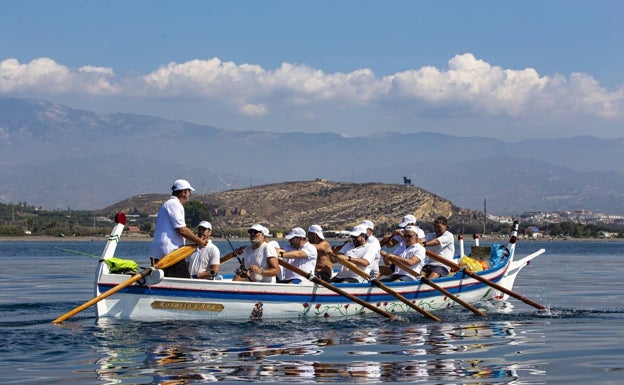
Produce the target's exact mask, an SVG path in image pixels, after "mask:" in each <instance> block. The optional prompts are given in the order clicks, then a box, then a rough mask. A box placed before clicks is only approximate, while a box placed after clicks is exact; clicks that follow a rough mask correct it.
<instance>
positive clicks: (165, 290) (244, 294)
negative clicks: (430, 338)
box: [98, 270, 504, 303]
mask: <svg viewBox="0 0 624 385" xmlns="http://www.w3.org/2000/svg"><path fill="white" fill-rule="evenodd" d="M503 273H504V270H501V271H500V272H499V274H497V275H496V276H495V277H491V278H490V280H491V281H492V282H497V281H499V280H500V279H501V278H502V276H503ZM464 278H469V277H467V276H464ZM454 280H455V281H457V280H458V279H457V277H449V278H442V279H439V280H436V281H435V282H436V283H438V284H439V285H441V286H444V282H448V281H454ZM386 284H387V286H389V287H391V288H392V289H394V290H396V291H397V292H399V293H401V295H403V296H404V297H405V298H407V299H409V300H415V299H421V300H422V299H425V298H430V297H435V296H439V295H441V293H440V292H438V291H437V290H435V289H433V288H431V287H429V286H428V285H426V284H420V285H418V286H414V282H395V283H386ZM114 286H116V285H115V284H105V283H100V284H98V288H99V290H100V292H105V291H107V290H109V289H111V288H112V287H114ZM336 286H337V287H340V288H341V289H343V290H345V289H346V290H348V289H349V288H359V289H360V290H361V289H362V285H361V284H336ZM406 286H407V287H409V286H414V289H412V290H406V291H402V290H401V288H405V287H406ZM486 286H488V285H486V284H483V283H481V282H478V281H476V282H474V283H471V284H463V285H460V284H459V281H458V282H457V285H455V286H451V287H445V288H446V290H448V291H449V292H451V293H453V294H461V293H463V292H470V291H473V290H478V289H482V288H484V287H486ZM488 287H489V286H488ZM317 288H318V287H317ZM371 288H375V287H374V286H371ZM375 289H376V288H375ZM314 290H315V289H313V287H312V286H311V287H310V291H314ZM119 293H124V294H135V295H145V296H158V297H172V298H173V297H176V298H197V299H211V300H239V301H263V302H298V303H304V302H313V303H315V302H316V303H342V302H344V297H342V296H341V295H338V294H333V293H332V294H329V293H328V294H318V293H312V294H297V293H276V292H258V291H220V290H197V289H187V288H171V287H158V286H151V287H147V286H138V285H133V286H129V287H127V288H125V289H123V290H121V291H119ZM353 295H355V294H353ZM355 296H356V297H358V298H361V299H362V300H365V301H367V302H370V303H376V302H387V301H395V300H396V299H395V298H394V297H393V296H392V295H390V294H387V293H385V292H383V291H382V290H378V292H377V293H368V294H358V295H355Z"/></svg>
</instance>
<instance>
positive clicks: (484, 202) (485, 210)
mask: <svg viewBox="0 0 624 385" xmlns="http://www.w3.org/2000/svg"><path fill="white" fill-rule="evenodd" d="M486 227H487V198H483V234H485V228H486Z"/></svg>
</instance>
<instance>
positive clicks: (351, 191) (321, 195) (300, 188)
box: [103, 179, 483, 231]
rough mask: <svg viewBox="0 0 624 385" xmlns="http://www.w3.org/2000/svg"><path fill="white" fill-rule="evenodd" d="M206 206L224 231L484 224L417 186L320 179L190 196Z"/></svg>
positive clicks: (139, 206) (141, 205)
mask: <svg viewBox="0 0 624 385" xmlns="http://www.w3.org/2000/svg"><path fill="white" fill-rule="evenodd" d="M166 198H167V196H166V195H156V194H151V195H140V196H135V197H133V198H131V199H128V200H125V201H122V202H119V203H117V204H115V205H113V206H110V207H107V208H106V209H105V210H103V214H107V215H110V214H112V213H114V212H116V211H124V212H126V213H141V214H144V215H149V214H155V213H156V212H157V211H158V208H159V207H160V205H161V204H162V202H163V201H164V200H165V199H166ZM192 199H193V200H199V201H201V202H203V203H205V204H206V205H207V206H208V207H209V208H210V210H211V213H212V215H213V221H215V222H217V223H218V224H219V225H221V226H222V227H223V228H245V227H246V226H249V225H250V224H252V223H256V222H259V223H262V224H265V225H266V226H267V227H269V228H270V229H271V230H272V231H285V230H288V229H290V228H291V227H295V226H301V227H307V226H308V225H310V224H313V223H316V224H320V225H321V226H323V228H325V229H332V230H343V229H348V228H350V227H351V226H354V225H356V224H358V223H359V222H360V221H361V220H363V219H370V220H372V221H374V222H375V224H376V226H377V227H378V228H379V229H387V228H392V227H394V226H396V224H397V223H398V222H399V221H400V220H401V217H403V216H404V215H406V214H413V215H414V216H416V218H417V219H418V220H419V222H421V223H423V224H424V225H426V226H425V227H428V225H429V224H431V222H432V221H433V218H435V217H436V216H438V215H444V216H447V217H448V218H449V222H450V224H451V225H452V226H461V225H465V224H468V223H472V224H475V223H482V221H483V214H482V213H480V212H477V211H472V210H466V209H462V208H459V207H457V206H454V205H453V203H452V202H450V201H449V200H447V199H444V198H442V197H440V196H438V195H435V194H432V193H430V192H428V191H426V190H423V189H422V188H419V187H416V186H404V185H398V184H383V183H364V184H359V183H342V182H330V181H326V180H323V179H317V180H314V181H302V182H288V183H278V184H269V185H263V186H255V187H249V188H244V189H237V190H230V191H225V192H218V193H212V194H198V195H194V196H193V198H192Z"/></svg>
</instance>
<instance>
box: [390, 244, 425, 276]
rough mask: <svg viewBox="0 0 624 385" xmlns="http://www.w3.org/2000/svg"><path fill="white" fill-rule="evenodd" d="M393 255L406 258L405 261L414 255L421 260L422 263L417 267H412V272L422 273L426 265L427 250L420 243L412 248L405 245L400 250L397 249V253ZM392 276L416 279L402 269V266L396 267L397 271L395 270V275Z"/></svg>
mask: <svg viewBox="0 0 624 385" xmlns="http://www.w3.org/2000/svg"><path fill="white" fill-rule="evenodd" d="M393 254H395V255H396V256H398V257H401V258H405V259H409V258H412V257H413V256H414V255H415V256H417V257H418V258H419V259H420V262H419V263H418V264H416V265H412V266H411V267H412V270H414V271H416V272H417V273H420V271H421V270H422V268H423V266H424V265H425V256H426V250H425V248H424V247H423V246H422V245H421V244H420V243H416V244H413V245H411V246H405V245H404V246H402V247H401V248H400V249H397V250H396V252H395V253H393ZM392 274H400V275H406V276H408V277H412V278H414V277H413V276H412V274H411V273H409V272H407V271H405V270H403V269H401V266H399V265H396V269H395V270H394V273H392ZM414 279H416V278H414Z"/></svg>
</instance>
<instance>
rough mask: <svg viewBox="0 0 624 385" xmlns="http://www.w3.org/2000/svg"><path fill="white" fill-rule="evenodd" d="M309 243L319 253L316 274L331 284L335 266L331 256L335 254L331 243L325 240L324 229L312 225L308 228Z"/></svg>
mask: <svg viewBox="0 0 624 385" xmlns="http://www.w3.org/2000/svg"><path fill="white" fill-rule="evenodd" d="M308 241H309V242H310V243H311V244H312V245H313V246H314V247H316V251H317V258H316V268H315V269H314V274H315V275H316V276H317V277H319V278H321V279H322V280H323V281H326V282H329V280H330V279H331V277H332V275H333V274H334V270H333V268H334V264H333V263H332V261H331V259H330V256H333V255H334V252H333V251H332V248H331V246H330V244H329V242H327V241H326V240H325V236H324V235H323V228H322V227H321V226H319V225H312V226H310V227H308Z"/></svg>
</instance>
